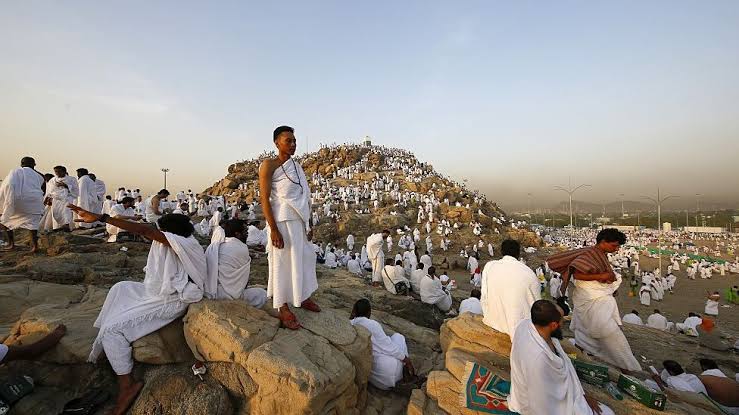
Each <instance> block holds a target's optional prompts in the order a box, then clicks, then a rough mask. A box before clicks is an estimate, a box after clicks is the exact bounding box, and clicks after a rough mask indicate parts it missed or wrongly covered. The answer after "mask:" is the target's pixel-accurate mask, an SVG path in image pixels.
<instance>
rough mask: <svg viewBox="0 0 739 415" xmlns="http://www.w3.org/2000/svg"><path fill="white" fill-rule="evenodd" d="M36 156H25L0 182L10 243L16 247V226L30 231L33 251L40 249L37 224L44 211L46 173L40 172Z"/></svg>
mask: <svg viewBox="0 0 739 415" xmlns="http://www.w3.org/2000/svg"><path fill="white" fill-rule="evenodd" d="M34 167H36V160H34V159H33V158H31V157H23V158H22V159H21V166H20V167H19V168H17V169H14V170H12V171H11V172H10V173H8V175H7V176H6V177H5V180H3V181H2V183H0V225H2V226H0V229H3V230H5V233H6V236H7V238H8V239H7V241H8V247H7V248H6V250H10V249H14V248H15V236H14V234H13V231H14V230H16V229H28V230H29V231H30V232H31V253H34V252H36V251H37V250H38V228H39V224H40V222H41V216H42V215H43V213H44V192H45V184H44V177H43V176H42V175H41V173H39V172H37V171H36V170H35V169H34Z"/></svg>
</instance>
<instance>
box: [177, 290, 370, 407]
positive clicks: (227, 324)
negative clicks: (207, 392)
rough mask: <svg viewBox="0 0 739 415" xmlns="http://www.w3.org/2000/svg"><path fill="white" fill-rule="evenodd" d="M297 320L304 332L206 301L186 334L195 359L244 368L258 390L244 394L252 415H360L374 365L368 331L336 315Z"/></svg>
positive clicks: (328, 312)
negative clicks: (287, 328)
mask: <svg viewBox="0 0 739 415" xmlns="http://www.w3.org/2000/svg"><path fill="white" fill-rule="evenodd" d="M296 314H297V316H298V318H299V320H300V322H301V324H302V325H303V329H301V330H297V331H290V330H286V329H278V326H279V321H278V320H277V319H276V318H275V317H272V316H270V315H269V314H267V313H266V312H264V311H261V310H257V309H254V308H253V307H250V306H248V305H246V304H244V303H243V302H240V301H213V300H204V301H201V302H200V303H198V304H193V305H192V306H191V307H190V309H189V311H188V313H187V315H186V316H185V318H184V332H185V337H186V339H187V342H188V344H189V345H190V347H191V348H192V351H193V354H194V355H196V356H199V357H200V358H202V359H204V360H205V361H206V362H228V363H233V364H236V365H239V366H241V367H243V368H244V369H245V370H246V374H247V375H248V378H249V383H252V384H253V385H254V386H255V387H254V388H250V390H249V391H248V392H249V393H250V395H249V396H243V399H244V401H245V402H246V404H245V405H246V406H247V407H248V409H249V411H250V413H253V414H273V413H337V414H339V413H340V414H345V413H359V411H360V409H361V408H362V407H363V406H364V402H365V401H366V394H367V392H366V388H367V379H368V377H369V371H370V369H371V364H372V351H371V343H370V336H369V333H368V332H367V331H366V330H364V329H363V328H361V327H360V328H355V327H353V326H352V325H351V324H349V320H348V318H347V316H346V315H345V314H343V313H339V312H337V311H335V310H332V309H327V308H325V309H324V310H323V311H322V312H320V313H310V312H305V311H303V310H300V309H299V310H296ZM245 393H246V392H245Z"/></svg>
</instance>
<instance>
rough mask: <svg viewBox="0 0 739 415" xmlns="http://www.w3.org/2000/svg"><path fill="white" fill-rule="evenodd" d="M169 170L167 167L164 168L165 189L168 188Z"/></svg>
mask: <svg viewBox="0 0 739 415" xmlns="http://www.w3.org/2000/svg"><path fill="white" fill-rule="evenodd" d="M168 171H169V169H166V168H165V169H162V173H164V189H166V188H167V172H168Z"/></svg>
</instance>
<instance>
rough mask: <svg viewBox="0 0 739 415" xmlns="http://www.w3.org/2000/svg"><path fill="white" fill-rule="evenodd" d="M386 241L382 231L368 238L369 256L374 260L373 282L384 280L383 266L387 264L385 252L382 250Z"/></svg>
mask: <svg viewBox="0 0 739 415" xmlns="http://www.w3.org/2000/svg"><path fill="white" fill-rule="evenodd" d="M384 242H385V239H384V238H383V237H382V233H374V234H372V235H370V237H369V238H367V257H368V259H369V260H370V261H372V282H380V281H382V267H383V266H385V264H384V262H385V253H384V252H383V251H382V245H383V243H384Z"/></svg>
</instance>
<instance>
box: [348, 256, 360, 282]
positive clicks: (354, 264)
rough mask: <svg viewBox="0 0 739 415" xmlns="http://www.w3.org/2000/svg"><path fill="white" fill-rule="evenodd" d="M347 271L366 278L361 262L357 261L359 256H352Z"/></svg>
mask: <svg viewBox="0 0 739 415" xmlns="http://www.w3.org/2000/svg"><path fill="white" fill-rule="evenodd" d="M346 269H347V271H349V272H351V273H352V274H354V275H357V276H359V277H364V272H362V266H361V265H360V264H359V261H357V254H352V259H350V260H349V261H348V262H347V263H346Z"/></svg>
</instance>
